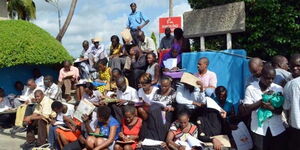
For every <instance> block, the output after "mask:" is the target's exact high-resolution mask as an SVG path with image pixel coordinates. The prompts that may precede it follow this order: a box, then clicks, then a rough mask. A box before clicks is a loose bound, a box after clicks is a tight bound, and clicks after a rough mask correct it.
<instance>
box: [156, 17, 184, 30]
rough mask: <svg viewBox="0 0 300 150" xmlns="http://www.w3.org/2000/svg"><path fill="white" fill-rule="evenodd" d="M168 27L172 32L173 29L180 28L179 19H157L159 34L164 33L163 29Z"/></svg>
mask: <svg viewBox="0 0 300 150" xmlns="http://www.w3.org/2000/svg"><path fill="white" fill-rule="evenodd" d="M167 27H169V28H171V31H172V32H173V31H174V29H175V28H181V17H167V18H159V33H165V29H166V28H167Z"/></svg>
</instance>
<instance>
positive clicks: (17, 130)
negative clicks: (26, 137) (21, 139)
mask: <svg viewBox="0 0 300 150" xmlns="http://www.w3.org/2000/svg"><path fill="white" fill-rule="evenodd" d="M25 131H27V128H24V127H19V128H17V129H16V130H15V133H22V132H25Z"/></svg>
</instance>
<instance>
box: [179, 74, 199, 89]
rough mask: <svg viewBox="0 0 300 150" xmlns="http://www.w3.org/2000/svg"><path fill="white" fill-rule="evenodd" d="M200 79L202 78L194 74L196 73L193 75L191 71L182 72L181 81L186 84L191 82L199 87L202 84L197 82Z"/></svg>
mask: <svg viewBox="0 0 300 150" xmlns="http://www.w3.org/2000/svg"><path fill="white" fill-rule="evenodd" d="M199 80H200V79H199V78H197V77H196V76H194V75H192V74H190V73H187V72H185V73H183V74H182V77H181V79H180V82H182V83H186V84H189V85H191V86H194V87H197V88H199V87H200V86H199V85H198V84H197V83H196V82H197V81H199Z"/></svg>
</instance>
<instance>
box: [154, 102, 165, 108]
mask: <svg viewBox="0 0 300 150" xmlns="http://www.w3.org/2000/svg"><path fill="white" fill-rule="evenodd" d="M151 103H152V104H153V103H155V104H159V105H161V106H162V107H166V106H167V105H166V104H165V103H163V102H160V101H151Z"/></svg>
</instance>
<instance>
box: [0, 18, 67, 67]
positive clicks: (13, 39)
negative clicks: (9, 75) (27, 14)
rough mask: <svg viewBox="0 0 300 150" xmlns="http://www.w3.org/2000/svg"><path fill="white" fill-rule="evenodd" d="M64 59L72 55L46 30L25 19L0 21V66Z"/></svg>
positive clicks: (36, 63)
mask: <svg viewBox="0 0 300 150" xmlns="http://www.w3.org/2000/svg"><path fill="white" fill-rule="evenodd" d="M64 60H72V57H71V56H70V55H69V53H68V52H67V51H66V49H65V48H64V47H63V46H62V45H61V43H59V42H58V41H57V40H56V39H55V38H54V37H52V36H51V35H50V34H49V33H48V32H46V31H44V30H43V29H41V28H39V27H38V26H36V25H34V24H32V23H30V22H27V21H21V20H5V21H0V68H3V67H10V66H15V65H21V64H34V65H40V64H57V63H61V62H63V61H64Z"/></svg>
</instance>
